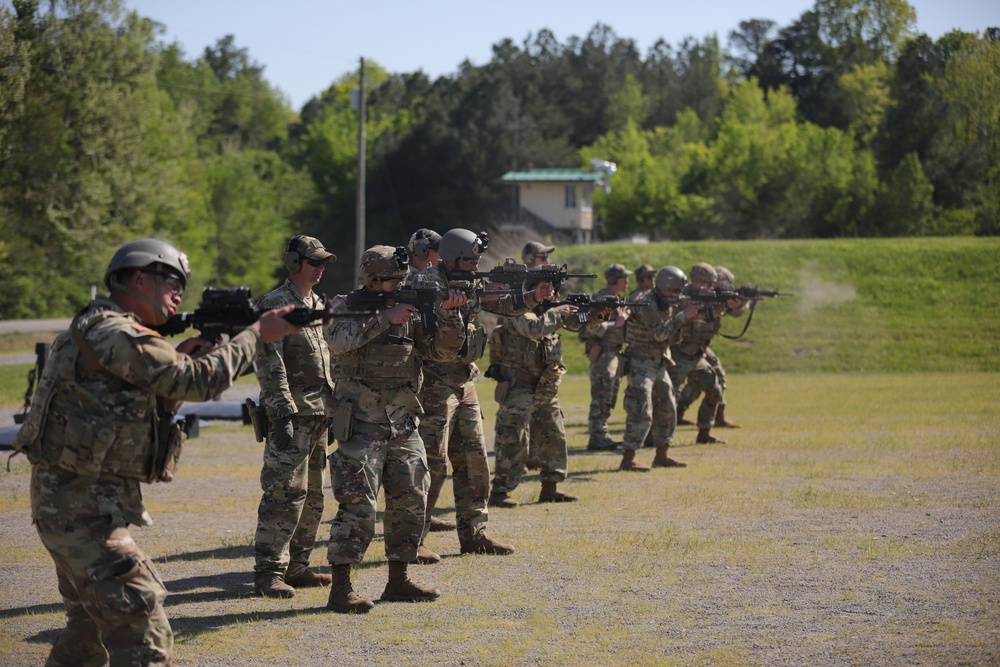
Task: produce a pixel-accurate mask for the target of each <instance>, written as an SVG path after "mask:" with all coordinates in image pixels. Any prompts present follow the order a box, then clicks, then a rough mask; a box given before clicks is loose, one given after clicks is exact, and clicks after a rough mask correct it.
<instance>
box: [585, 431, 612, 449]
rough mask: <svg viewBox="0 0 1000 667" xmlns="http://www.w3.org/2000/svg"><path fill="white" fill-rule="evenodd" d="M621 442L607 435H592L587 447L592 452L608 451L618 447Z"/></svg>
mask: <svg viewBox="0 0 1000 667" xmlns="http://www.w3.org/2000/svg"><path fill="white" fill-rule="evenodd" d="M619 444H620V443H618V442H615V441H614V440H612V439H611V438H609V437H608V436H606V435H592V436H590V440H589V441H588V442H587V449H589V450H590V451H592V452H607V451H611V450H613V449H618V446H619Z"/></svg>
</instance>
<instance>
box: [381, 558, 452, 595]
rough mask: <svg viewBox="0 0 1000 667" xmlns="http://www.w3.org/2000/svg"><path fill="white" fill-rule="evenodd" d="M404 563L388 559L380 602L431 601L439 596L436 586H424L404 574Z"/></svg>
mask: <svg viewBox="0 0 1000 667" xmlns="http://www.w3.org/2000/svg"><path fill="white" fill-rule="evenodd" d="M406 565H407V564H406V563H404V562H403V561H400V560H391V561H389V581H388V582H387V583H386V585H385V590H384V591H382V602H433V601H434V600H437V599H438V598H439V597H441V591H439V590H438V589H436V588H424V587H423V586H421V585H420V584H415V583H413V582H412V581H410V578H409V577H408V576H406Z"/></svg>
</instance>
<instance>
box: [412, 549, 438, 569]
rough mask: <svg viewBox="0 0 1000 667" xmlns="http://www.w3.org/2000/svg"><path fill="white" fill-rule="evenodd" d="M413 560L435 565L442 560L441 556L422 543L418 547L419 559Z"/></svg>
mask: <svg viewBox="0 0 1000 667" xmlns="http://www.w3.org/2000/svg"><path fill="white" fill-rule="evenodd" d="M413 562H414V563H417V564H418V565H435V564H437V563H440V562H441V556H438V555H437V554H436V553H434V552H433V551H431V550H430V549H428V548H427V547H425V546H424V545H422V544H421V545H420V546H419V547H417V559H416V560H415V561H413Z"/></svg>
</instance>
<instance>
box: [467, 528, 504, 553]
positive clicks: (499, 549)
mask: <svg viewBox="0 0 1000 667" xmlns="http://www.w3.org/2000/svg"><path fill="white" fill-rule="evenodd" d="M458 543H459V546H460V548H461V552H462V553H463V554H488V555H492V556H508V555H510V554H512V553H514V547H513V546H512V545H510V544H504V543H503V542H500V541H498V540H494V539H493V538H492V537H490V536H489V535H487V534H486V532H485V531H484V532H482V533H479V534H478V535H476V536H475V537H474V538H472V539H471V540H463V539H461V538H459V540H458Z"/></svg>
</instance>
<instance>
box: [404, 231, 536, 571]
mask: <svg viewBox="0 0 1000 667" xmlns="http://www.w3.org/2000/svg"><path fill="white" fill-rule="evenodd" d="M488 242H489V239H488V238H487V237H486V236H485V235H484V234H475V233H473V232H471V231H469V230H467V229H452V230H451V231H449V232H447V233H446V234H445V235H444V236H442V237H441V244H440V246H439V249H438V250H439V253H440V255H441V262H440V263H439V264H438V266H437V267H433V268H432V267H428V268H427V269H425V270H424V271H423V272H421V273H420V274H419V275H418V276H416V277H417V278H422V279H424V284H428V283H429V284H434V285H436V286H438V287H439V288H442V289H447V288H448V286H449V275H450V274H451V273H452V272H453V271H456V270H461V271H478V270H479V258H480V257H481V256H482V254H483V253H484V252H485V251H486V246H487V244H488ZM410 280H411V281H414V276H411V277H410ZM553 295H554V291H553V289H552V285H550V284H548V283H541V284H540V285H539V286H538V287H536V288H535V290H534V292H527V293H524V294H505V295H502V296H496V295H494V296H491V295H489V294H488V293H487V294H484V295H479V294H476V293H473V295H472V296H471V297H470V298H469V301H468V303H466V304H464V305H463V306H462V307H461V308H460V309H459V310H458V311H457V312H458V313H459V315H460V316H461V319H462V327H461V329H459V331H460V334H459V336H458V340H457V341H456V342H457V344H458V348H459V351H458V353H456V354H455V355H454V356H453V358H452V360H451V361H440V360H439V359H434V360H433V361H431V360H425V361H424V364H423V371H424V385H423V388H422V389H421V391H420V402H421V403H422V404H423V407H424V413H425V415H424V417H423V419H422V420H421V422H420V435H421V437H422V438H423V440H424V442H425V443H426V447H427V459H428V463H429V465H430V469H431V486H430V490H429V491H428V495H427V514H428V516H430V513H431V511H432V510H433V509H434V507H435V505H436V504H437V499H438V497H439V496H440V494H441V488H442V487H443V486H444V483H445V480H446V479H447V477H448V465H447V464H448V461H451V466H452V483H453V485H454V490H455V512H456V514H457V518H458V521H457V523H458V540H459V545H460V549H461V552H462V553H485V554H498V555H504V554H511V553H513V552H514V547H513V546H511V545H509V544H505V543H503V542H500V541H499V540H496V539H493V538H492V537H490V536H489V535H488V534H487V533H486V524H487V522H488V521H489V510H488V509H487V501H488V498H489V489H490V468H489V460H488V458H487V455H486V437H485V434H484V433H483V418H482V409H481V408H480V405H479V397H478V395H477V393H476V384H475V382H474V380H475V378H476V377H477V376H478V375H479V369H478V368H477V367H476V364H475V362H476V361H477V360H478V359H480V358H481V357H482V356H483V352H484V350H485V347H486V331H485V329H484V328H483V325H482V324H481V323H480V322H479V312H480V311H481V310H488V311H490V312H493V313H496V314H499V315H506V316H514V315H520V314H521V313H523V312H525V311H527V310H529V309H531V308H534V307H535V306H537V305H538V304H539V303H541V302H542V301H544V300H546V299H551V298H552V297H553ZM441 336H442V332H438V334H437V335H436V336H435V337H436V338H441ZM453 431H457V437H456V438H455V439H452V438H451V434H452V432H453ZM429 528H430V526H429V525H428V526H427V530H429ZM425 535H426V531H425Z"/></svg>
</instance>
